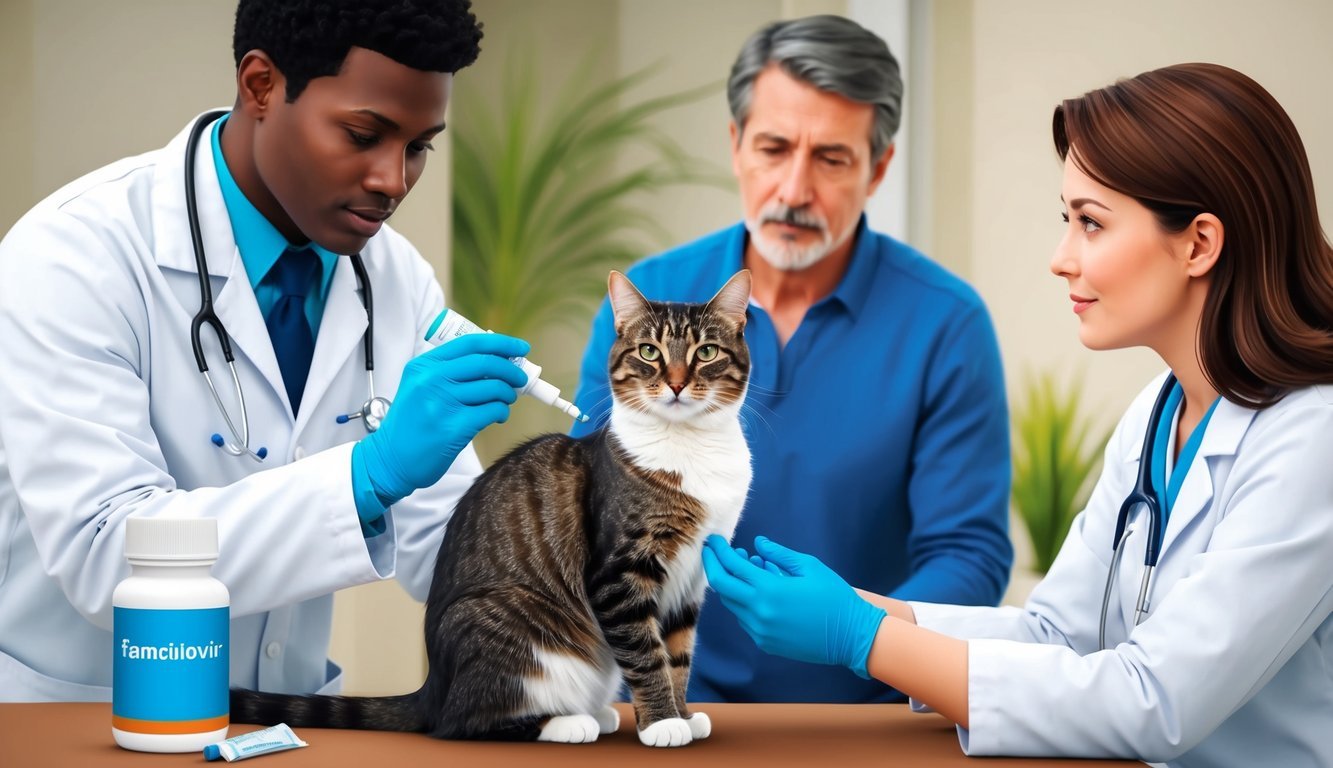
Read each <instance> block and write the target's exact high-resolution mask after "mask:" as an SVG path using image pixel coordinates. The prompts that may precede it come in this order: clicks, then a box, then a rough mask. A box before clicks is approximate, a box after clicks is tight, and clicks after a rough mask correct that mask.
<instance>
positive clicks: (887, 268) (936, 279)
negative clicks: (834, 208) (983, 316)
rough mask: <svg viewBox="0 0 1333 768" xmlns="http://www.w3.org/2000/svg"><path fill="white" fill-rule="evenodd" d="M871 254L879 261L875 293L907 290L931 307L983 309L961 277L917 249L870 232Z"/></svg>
mask: <svg viewBox="0 0 1333 768" xmlns="http://www.w3.org/2000/svg"><path fill="white" fill-rule="evenodd" d="M866 234H867V235H868V236H871V237H874V238H875V248H874V251H873V252H874V253H875V255H876V257H877V258H878V259H879V264H880V269H879V270H877V271H876V275H875V279H876V283H877V284H876V290H877V291H884V292H890V291H895V292H896V291H907V292H910V293H912V294H915V295H919V296H921V297H922V298H924V299H925V300H926V301H928V302H930V303H932V304H939V303H940V302H943V303H944V305H945V306H947V307H948V308H950V309H951V310H955V311H956V310H957V309H958V308H960V307H975V308H983V309H984V308H985V302H984V301H983V300H982V298H981V294H979V293H977V290H976V289H975V288H973V287H972V285H971V284H970V283H968V282H967V281H966V280H964V279H963V278H961V277H959V276H958V275H955V274H954V273H953V272H951V271H949V269H947V268H946V267H944V266H943V265H942V264H940V263H939V262H937V261H935V260H934V259H931V258H930V257H929V256H927V255H925V254H924V253H922V252H921V251H919V250H917V249H916V248H914V247H912V246H910V245H908V244H907V243H904V242H902V241H901V240H896V239H894V238H893V237H890V236H889V235H885V234H882V233H879V232H875V231H873V230H869V229H867V230H866Z"/></svg>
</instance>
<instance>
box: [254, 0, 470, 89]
mask: <svg viewBox="0 0 1333 768" xmlns="http://www.w3.org/2000/svg"><path fill="white" fill-rule="evenodd" d="M471 7H472V3H471V0H240V3H239V4H238V5H237V6H236V30H235V33H234V34H233V36H232V52H233V54H234V55H235V57H236V65H237V66H238V67H239V66H240V64H241V59H242V58H243V57H244V56H245V54H247V53H249V52H250V51H253V50H255V49H258V50H261V51H263V52H264V53H266V54H268V55H269V58H271V59H273V63H274V64H275V65H276V66H277V67H278V69H279V70H281V72H282V74H283V76H284V77H286V78H287V101H289V102H290V101H295V100H296V97H297V96H300V95H301V92H302V91H304V90H305V87H306V85H307V84H309V82H310V81H311V80H313V79H314V78H316V77H324V76H327V75H336V74H338V71H339V70H340V69H342V65H343V60H345V59H346V58H347V52H348V51H349V50H351V49H352V48H353V47H354V46H355V47H357V48H365V49H368V50H371V51H374V52H376V53H379V54H382V55H384V56H388V57H389V58H391V59H393V60H394V61H396V62H398V63H399V64H402V65H404V66H408V67H411V68H412V69H419V70H422V71H425V72H449V73H451V74H452V73H454V72H457V71H458V70H460V69H462V68H463V67H466V66H467V65H469V64H471V63H472V62H474V61H476V60H477V54H478V53H479V52H480V50H481V49H480V47H479V46H478V43H479V42H480V41H481V24H480V23H479V22H478V21H477V17H476V16H474V15H473V14H472V12H471Z"/></svg>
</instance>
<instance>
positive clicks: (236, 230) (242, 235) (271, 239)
mask: <svg viewBox="0 0 1333 768" xmlns="http://www.w3.org/2000/svg"><path fill="white" fill-rule="evenodd" d="M226 121H227V118H226V117H223V118H221V119H219V120H218V121H217V122H216V123H214V124H213V130H212V134H211V135H212V144H213V165H214V166H215V167H216V168H217V171H218V184H219V185H221V187H222V201H223V202H224V203H226V205H227V218H228V219H229V220H230V221H231V231H232V236H233V238H234V239H235V240H236V248H237V250H239V251H240V252H241V263H242V264H244V265H245V275H246V277H248V278H249V279H250V287H251V288H253V289H254V292H255V299H256V300H257V301H258V302H259V311H260V313H261V314H262V315H263V316H264V317H268V313H269V310H271V309H273V305H274V303H276V302H277V300H278V288H277V286H276V285H271V284H270V283H268V282H265V280H264V278H265V277H266V276H268V273H269V270H270V269H272V268H273V265H274V264H276V263H278V257H279V256H281V255H282V254H283V252H284V251H286V250H287V249H288V248H292V247H301V246H293V245H292V244H291V243H289V242H287V238H286V237H283V235H282V233H281V232H279V231H278V228H277V227H275V226H273V223H272V222H270V221H269V220H268V219H267V218H265V217H264V214H262V213H260V212H259V209H258V208H256V207H255V205H254V203H252V202H250V200H249V198H247V197H246V196H245V193H244V192H242V191H241V188H240V187H239V186H237V185H236V179H235V178H233V177H232V175H231V169H230V168H228V167H227V161H226V159H225V158H224V157H223V156H222V142H221V139H220V138H219V137H220V136H221V135H222V124H223V123H225V122H226ZM310 248H311V250H313V251H314V252H315V254H316V255H318V256H319V264H320V279H319V285H318V286H316V289H315V290H314V291H311V292H310V293H309V294H308V295H307V296H306V298H305V316H306V319H307V320H309V321H310V332H311V335H312V336H314V337H316V338H318V337H319V321H320V320H321V319H322V318H323V317H324V303H325V302H326V301H327V300H328V296H329V283H330V282H332V281H333V270H334V269H335V268H336V267H337V266H338V255H337V254H335V253H333V252H332V251H329V250H327V249H325V248H321V247H319V246H318V245H315V244H314V243H310Z"/></svg>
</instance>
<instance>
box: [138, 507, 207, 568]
mask: <svg viewBox="0 0 1333 768" xmlns="http://www.w3.org/2000/svg"><path fill="white" fill-rule="evenodd" d="M217 556H218V521H217V520H216V519H214V518H211V517H207V518H185V517H131V518H128V519H126V520H125V557H126V558H127V559H135V560H140V559H142V560H216V559H217Z"/></svg>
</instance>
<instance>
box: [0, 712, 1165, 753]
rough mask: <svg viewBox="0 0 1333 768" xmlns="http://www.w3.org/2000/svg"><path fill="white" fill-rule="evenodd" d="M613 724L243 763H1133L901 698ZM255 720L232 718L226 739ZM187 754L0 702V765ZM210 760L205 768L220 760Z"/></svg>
mask: <svg viewBox="0 0 1333 768" xmlns="http://www.w3.org/2000/svg"><path fill="white" fill-rule="evenodd" d="M617 706H620V707H621V724H620V730H619V731H618V732H616V733H613V734H610V735H607V736H603V737H601V739H599V740H598V741H597V742H596V743H595V744H502V743H482V742H460V741H438V740H436V739H431V738H428V737H426V736H422V735H419V734H403V733H379V732H375V731H332V730H321V729H316V728H300V729H297V731H296V733H297V735H298V736H300V737H301V738H302V739H303V740H304V741H306V742H307V743H309V744H310V746H308V747H304V748H302V749H294V750H291V751H288V752H279V753H275V754H270V755H261V756H260V757H257V758H251V759H250V760H251V761H247V762H246V763H245V765H246V766H252V765H253V766H255V767H256V768H270V767H271V768H300V767H301V766H310V768H339V767H340V766H347V768H397V766H418V765H420V766H430V767H431V768H436V767H439V768H445V767H448V768H454V767H455V766H458V767H460V768H461V767H462V766H467V768H485V767H486V766H516V765H538V766H541V767H542V768H561V767H562V766H580V767H581V766H603V765H605V766H616V768H624V766H634V768H639V766H654V765H675V766H682V765H683V766H688V767H689V768H708V767H709V766H723V767H725V768H741V767H742V766H764V768H771V767H772V766H781V765H804V766H809V765H816V766H817V765H821V764H827V765H830V766H838V768H842V767H843V766H858V765H874V766H895V765H896V766H913V767H914V768H917V767H919V768H932V767H933V766H969V767H970V768H977V766H985V767H986V768H990V767H991V766H994V767H995V768H1000V767H1001V766H1017V765H1038V766H1043V768H1058V767H1059V766H1141V765H1142V764H1141V763H1137V762H1132V761H1121V760H1035V759H1027V758H988V759H986V760H984V761H979V760H973V759H969V758H967V757H964V756H963V752H962V749H960V748H959V746H958V736H957V735H956V731H955V730H954V727H953V726H952V725H951V724H950V723H949V722H948V721H947V720H945V719H944V718H942V717H940V716H939V715H933V714H930V715H927V714H915V713H913V712H911V710H909V709H908V707H907V705H905V704H865V705H855V704H837V705H835V704H814V705H812V704H701V705H699V706H698V707H697V709H698V711H701V712H707V713H708V716H709V717H710V718H712V721H713V735H712V736H711V737H710V738H708V739H706V740H703V741H698V742H695V743H693V744H691V745H689V746H687V747H679V748H676V749H654V748H650V747H645V746H642V745H640V744H639V740H638V738H637V737H636V736H635V734H634V726H633V721H632V716H631V715H630V712H629V709H628V707H627V705H617ZM258 727H259V726H252V725H233V726H232V728H231V735H232V736H235V735H237V734H240V733H245V732H247V731H252V730H256V729H257V728H258ZM204 762H205V761H204V759H203V757H202V755H201V754H200V753H198V752H193V753H187V754H175V755H159V754H150V753H144V752H129V751H126V750H123V749H120V748H119V747H117V746H116V744H115V742H114V741H113V740H112V738H111V705H110V704H0V766H4V768H45V767H46V766H52V768H70V767H71V766H79V767H81V766H103V765H106V766H135V767H136V768H145V767H146V768H170V767H171V766H177V765H197V764H202V763H204ZM225 764H226V763H223V762H221V761H219V762H217V763H213V765H217V766H221V765H225Z"/></svg>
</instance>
